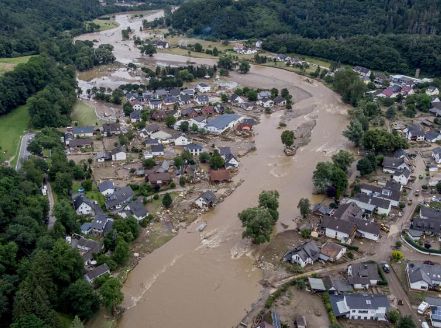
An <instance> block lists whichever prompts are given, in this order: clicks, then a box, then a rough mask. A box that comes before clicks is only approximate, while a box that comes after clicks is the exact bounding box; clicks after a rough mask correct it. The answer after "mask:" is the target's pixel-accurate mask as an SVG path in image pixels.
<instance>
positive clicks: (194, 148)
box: [184, 143, 204, 156]
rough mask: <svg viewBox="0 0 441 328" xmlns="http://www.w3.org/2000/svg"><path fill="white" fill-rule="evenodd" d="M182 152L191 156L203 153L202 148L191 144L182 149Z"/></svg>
mask: <svg viewBox="0 0 441 328" xmlns="http://www.w3.org/2000/svg"><path fill="white" fill-rule="evenodd" d="M184 150H186V151H188V152H189V153H190V154H192V155H193V156H199V154H200V153H202V152H203V151H204V147H203V146H202V145H199V144H195V143H191V144H188V145H187V146H185V147H184Z"/></svg>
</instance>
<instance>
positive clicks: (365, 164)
mask: <svg viewBox="0 0 441 328" xmlns="http://www.w3.org/2000/svg"><path fill="white" fill-rule="evenodd" d="M375 168H376V165H375V164H373V163H372V161H370V160H369V158H367V157H364V158H362V159H360V160H359V161H358V162H357V170H358V171H359V172H360V175H361V176H364V175H368V174H371V173H372V172H374V171H375Z"/></svg>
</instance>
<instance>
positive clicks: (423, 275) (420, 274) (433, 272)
mask: <svg viewBox="0 0 441 328" xmlns="http://www.w3.org/2000/svg"><path fill="white" fill-rule="evenodd" d="M407 273H408V277H409V281H410V282H411V283H415V282H418V281H425V282H426V283H427V284H429V285H432V280H436V281H441V265H439V264H424V263H418V262H412V263H408V264H407Z"/></svg>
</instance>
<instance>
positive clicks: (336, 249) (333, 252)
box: [319, 242, 346, 262]
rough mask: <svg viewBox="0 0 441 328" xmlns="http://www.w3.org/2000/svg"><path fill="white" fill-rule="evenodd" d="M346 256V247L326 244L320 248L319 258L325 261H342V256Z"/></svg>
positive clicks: (331, 243) (330, 243)
mask: <svg viewBox="0 0 441 328" xmlns="http://www.w3.org/2000/svg"><path fill="white" fill-rule="evenodd" d="M345 254H346V247H344V246H342V245H339V244H336V243H333V242H326V243H325V244H324V245H323V246H322V247H321V248H320V255H319V258H320V259H321V260H323V261H330V262H334V261H338V260H339V259H341V258H342V256H343V255H345Z"/></svg>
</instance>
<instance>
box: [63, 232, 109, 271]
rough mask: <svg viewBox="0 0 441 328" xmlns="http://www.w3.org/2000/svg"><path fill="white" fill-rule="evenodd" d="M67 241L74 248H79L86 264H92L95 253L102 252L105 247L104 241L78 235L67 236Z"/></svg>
mask: <svg viewBox="0 0 441 328" xmlns="http://www.w3.org/2000/svg"><path fill="white" fill-rule="evenodd" d="M66 241H67V242H68V243H69V244H70V246H71V247H72V248H74V249H77V250H78V252H79V253H80V255H81V257H82V258H83V261H84V263H85V264H86V265H88V264H90V262H91V261H92V260H93V255H95V254H98V253H100V252H101V250H102V249H103V244H102V243H100V242H98V241H96V240H93V239H87V238H84V237H81V236H77V235H75V236H72V237H66Z"/></svg>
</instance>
